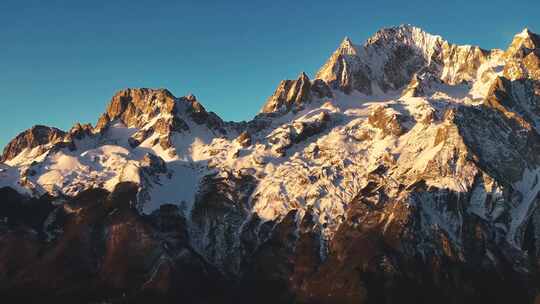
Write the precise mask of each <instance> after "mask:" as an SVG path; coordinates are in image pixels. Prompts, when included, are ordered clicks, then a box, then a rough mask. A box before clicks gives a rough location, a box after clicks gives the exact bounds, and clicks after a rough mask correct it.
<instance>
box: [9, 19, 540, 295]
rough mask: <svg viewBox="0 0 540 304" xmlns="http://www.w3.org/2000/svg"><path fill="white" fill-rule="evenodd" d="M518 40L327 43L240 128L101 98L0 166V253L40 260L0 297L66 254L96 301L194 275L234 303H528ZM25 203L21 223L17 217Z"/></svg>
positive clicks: (18, 144)
mask: <svg viewBox="0 0 540 304" xmlns="http://www.w3.org/2000/svg"><path fill="white" fill-rule="evenodd" d="M537 37H538V36H537V35H536V34H533V33H531V32H529V31H528V30H524V31H523V32H522V33H519V34H517V35H516V36H515V37H514V39H513V41H512V43H511V44H510V46H509V48H508V49H507V50H506V51H500V50H483V49H481V48H479V47H475V46H459V45H454V44H451V43H449V42H447V41H445V40H444V39H443V38H442V37H440V36H435V35H431V34H428V33H426V32H424V31H422V30H421V29H419V28H417V27H413V26H409V25H402V26H398V27H393V28H387V29H382V30H380V31H378V32H377V33H376V34H375V35H374V36H372V37H371V38H370V39H368V40H367V41H366V43H365V44H364V45H361V46H359V45H355V44H354V43H353V42H352V41H351V40H350V39H349V38H345V39H344V40H343V41H342V43H341V44H340V46H338V48H337V49H336V51H335V52H334V53H333V54H332V55H331V57H330V58H329V59H328V60H327V62H326V63H325V64H324V65H323V66H322V67H321V69H320V71H319V72H318V73H317V75H316V76H315V78H314V79H313V80H312V79H309V77H308V76H307V74H305V73H303V72H302V73H301V74H300V75H299V77H298V78H297V79H296V80H284V81H282V82H281V83H280V84H279V85H278V87H277V89H276V91H275V93H274V94H273V95H272V96H270V97H269V99H268V100H267V102H266V104H265V105H264V106H263V107H262V109H261V112H260V113H259V114H258V115H257V116H256V117H255V118H253V119H252V120H250V121H247V122H224V121H223V120H222V119H220V118H219V117H218V116H217V115H216V114H214V113H212V112H208V111H206V109H205V108H204V106H202V104H201V103H200V102H199V101H198V100H197V98H196V97H195V96H193V95H188V96H183V97H176V96H174V95H173V94H172V93H171V92H169V91H168V90H166V89H146V88H141V89H124V90H121V91H119V92H118V93H116V94H115V95H114V96H113V98H112V99H111V101H110V103H109V105H108V106H107V108H106V110H105V112H104V114H103V115H102V116H101V117H100V118H99V119H98V122H97V124H96V126H91V125H80V124H77V125H76V126H74V127H73V128H72V129H71V130H70V131H69V132H63V131H60V130H57V129H52V128H48V127H38V128H36V130H37V131H36V130H34V129H31V130H30V131H26V132H23V133H21V135H19V136H18V137H16V138H15V140H14V141H13V142H12V143H10V144H9V145H8V146H9V149H7V148H6V152H5V153H4V154H3V156H2V160H3V162H2V163H0V169H1V170H0V188H1V189H3V190H2V191H4V192H5V193H4V194H3V195H4V196H3V197H4V198H5V200H6V201H8V202H9V203H6V204H7V205H6V207H5V208H4V209H0V212H3V213H0V215H3V216H4V217H5V221H4V222H3V225H4V226H1V227H2V229H0V243H2V244H6V246H7V244H10V242H11V241H12V240H17V241H20V242H22V241H23V240H29V239H31V241H29V242H30V243H31V246H34V247H32V248H42V249H43V250H45V252H49V251H48V250H52V251H50V253H49V255H47V256H46V258H43V259H39V258H38V259H37V260H36V262H35V263H37V264H36V268H37V269H43V270H42V271H43V272H40V271H38V272H37V277H35V278H33V277H32V276H29V274H28V272H29V270H28V269H27V268H25V267H22V266H21V267H22V269H23V270H21V271H18V270H17V269H16V270H14V273H15V274H13V275H11V272H9V273H6V274H5V276H4V277H2V276H1V275H0V290H2V289H1V288H2V284H1V282H3V281H2V280H5V282H12V284H11V283H10V284H7V285H3V286H5V287H6V288H9V287H13V288H15V290H19V289H21V290H24V288H25V286H31V288H43V286H46V287H47V286H49V285H48V283H47V282H46V281H44V280H43V279H42V277H40V274H42V273H46V271H48V268H47V267H48V266H47V265H49V264H51V263H52V264H51V265H60V264H56V263H60V261H61V257H62V255H63V254H65V253H66V252H71V251H66V250H67V249H63V248H66V247H65V246H67V245H66V244H72V242H75V243H77V244H81V245H80V246H83V247H77V246H75V247H73V248H72V247H69V248H71V249H69V250H74V251H73V252H77V254H76V255H77V256H78V259H79V260H80V261H87V262H88V263H89V264H88V265H98V266H96V267H97V269H98V275H96V274H91V275H89V274H87V272H86V271H87V270H86V268H85V269H79V270H78V271H79V272H76V273H75V274H73V275H77V276H78V275H81V277H82V276H88V277H90V278H91V283H92V284H95V285H92V286H105V287H106V290H107V293H106V295H104V297H105V298H108V297H113V298H114V297H115V296H116V295H117V294H116V293H115V292H114V288H118V290H121V291H123V292H124V291H129V292H128V293H129V294H130V295H133V296H134V297H135V298H136V297H138V296H141V297H142V296H143V295H144V296H146V295H148V294H154V293H157V294H160V295H162V296H174V297H186V295H187V294H189V291H188V289H181V290H179V291H178V292H176V291H172V289H174V286H178V282H184V281H185V280H186V279H185V278H186V277H185V276H186V275H189V276H192V275H193V273H194V272H195V273H196V272H197V271H202V272H203V273H210V274H209V275H208V276H204V275H203V276H200V277H197V278H198V279H200V280H201V282H207V283H205V284H210V283H208V282H211V281H213V280H218V281H220V282H221V283H219V284H218V286H220V287H219V288H225V289H227V288H229V287H230V288H231V292H232V294H227V295H223V297H224V299H230V298H228V297H232V298H235V299H237V300H238V299H239V298H237V297H240V299H241V295H242V291H241V290H242V288H240V286H249V287H250V288H252V291H253V293H250V292H249V291H247V292H246V294H247V295H248V296H247V298H249V299H251V300H253V299H258V300H261V299H262V301H266V300H267V301H269V302H271V301H275V302H278V303H288V302H291V301H293V300H294V301H297V302H300V303H336V302H339V303H341V302H343V303H376V302H378V301H379V302H380V301H387V302H389V303H397V302H398V301H400V300H408V301H413V300H414V299H417V300H418V299H419V298H420V300H418V301H420V302H425V303H429V302H433V301H439V302H440V301H447V302H448V303H453V302H464V303H474V302H475V301H476V302H478V301H486V300H491V301H494V302H500V301H503V302H504V301H508V300H509V299H513V300H518V302H519V301H531V300H533V299H534V298H535V297H536V296H537V295H538V294H540V290H538V287H537V286H539V285H538V284H537V283H538V282H540V281H539V280H538V277H540V276H539V275H538V274H540V266H539V265H540V263H539V262H538V261H540V255H539V254H538V253H539V252H540V234H538V233H537V231H540V230H538V229H539V227H540V224H539V223H540V221H539V219H540V211H539V209H538V208H537V206H538V204H539V201H538V197H539V195H540V186H539V185H540V183H538V180H539V179H540V159H539V158H538V155H539V154H538V153H537V152H538V151H540V132H539V130H540V106H539V105H540V82H539V80H540V77H539V75H540V74H539V73H540V60H539V56H540V55H539V49H540V48H539V46H540V44H538V43H537V42H538V41H540V39H537ZM32 130H34V131H32ZM7 189H15V192H12V191H10V190H7ZM36 204H41V205H42V206H43V210H42V211H40V213H39V215H40V217H38V218H28V217H27V215H26V214H27V212H26V209H25V208H27V207H25V206H36ZM29 208H31V207H29ZM40 210H41V209H40ZM86 225H87V226H86ZM16 227H24V229H23V232H21V231H18V230H17V229H16ZM87 227H92V228H91V229H90V228H88V229H89V230H88V229H87ZM24 231H26V232H24ZM32 231H34V232H35V235H37V236H36V237H34V238H32V237H30V235H31V233H32ZM67 231H71V233H68V232H67ZM87 231H95V234H86V233H87ZM78 232H79V233H80V234H81V236H78ZM116 240H119V241H118V242H119V243H122V244H123V245H118V243H117V241H116ZM135 243H137V245H136V246H135V245H134V244H135ZM14 244H15V245H10V246H7V247H6V248H8V249H6V250H13V251H17V250H19V249H20V248H21V247H18V246H19V245H17V244H19V243H17V242H15V243H14ZM25 244H26V243H25ZM26 245H28V244H26ZM20 246H23V245H20ZM28 246H30V245H28ZM133 247H137V248H138V249H137V250H138V252H139V251H140V252H145V254H140V255H136V256H133V257H132V258H133V259H132V260H131V259H130V263H132V264H130V265H132V267H134V269H136V273H137V276H135V277H131V276H130V269H131V268H130V267H126V268H124V267H123V266H121V265H123V264H122V263H120V264H117V263H118V259H119V257H121V256H122V255H125V254H127V252H129V250H130V249H129V248H133ZM81 248H87V249H88V248H89V249H90V250H89V251H88V252H98V253H99V254H96V255H89V254H87V253H86V252H87V251H86V250H81ZM79 250H80V251H79ZM13 251H9V252H8V251H6V252H7V253H5V256H6V257H9V256H11V254H13ZM38 251H39V250H37V249H36V251H32V250H30V251H29V252H30V253H31V254H33V253H35V252H38ZM0 257H2V251H0ZM21 259H22V262H20V263H22V264H17V265H23V264H24V261H27V260H25V257H21ZM28 259H32V257H28ZM5 261H8V260H7V259H6V260H5ZM115 261H116V262H115ZM3 265H5V266H3ZM7 265H9V263H8V262H5V264H3V260H2V259H0V268H1V267H8V266H7ZM30 265H34V264H33V263H30ZM85 265H86V264H85ZM103 265H106V267H105V266H103ZM118 265H120V266H118ZM181 265H183V266H181ZM186 265H191V266H189V267H193V268H189V267H188V269H191V270H193V271H191V270H190V272H188V274H185V273H184V272H183V271H184V268H182V267H186ZM55 267H57V269H60V270H62V273H67V274H66V275H68V274H69V273H70V272H69V271H67V269H65V268H63V267H62V266H55ZM88 267H89V268H88V271H90V273H91V272H92V270H91V269H92V267H93V266H92V267H91V266H88ZM77 269H78V268H77ZM65 271H67V272H65ZM70 271H71V270H70ZM133 271H135V270H133ZM83 274H84V275H83ZM105 274H107V275H105ZM494 274H497V275H494ZM109 275H110V276H111V279H109ZM508 278H512V279H513V280H514V279H515V281H512V280H510V281H511V282H509V281H508ZM57 279H58V280H62V282H63V283H62V284H63V285H62V284H61V286H64V285H65V286H68V287H70V288H74V287H73V286H72V285H70V283H67V282H66V281H65V279H64V278H63V277H57ZM79 280H80V279H79ZM221 280H222V281H221ZM78 282H79V281H78ZM235 282H236V283H239V285H235ZM231 286H233V287H231ZM235 286H236V287H235ZM490 286H491V288H490ZM68 287H66V288H68ZM17 288H18V289H17ZM27 288H30V287H27ZM77 288H79V287H77ZM108 288H112V289H110V290H109V289H108ZM219 288H218V289H219ZM45 289H47V288H45ZM68 289H69V288H68ZM75 290H83V291H85V292H91V291H90V289H88V290H85V289H84V288H82V289H75ZM91 290H92V291H93V289H91ZM426 290H433V291H432V292H431V291H426ZM66 292H68V294H69V291H66ZM79 292H81V291H79ZM216 292H218V291H216ZM219 292H220V294H221V292H223V291H222V290H221V289H220V291H219ZM237 292H238V294H237ZM75 294H76V293H75ZM75 294H74V295H75ZM394 295H400V296H395V297H394ZM441 295H444V297H446V298H443V297H442V296H441ZM195 297H196V298H197V299H198V300H199V301H200V300H201V299H204V298H205V295H204V294H196V295H195ZM247 298H246V299H244V300H247ZM198 300H194V302H197V301H198ZM214 300H215V301H218V300H217V299H214ZM238 301H239V302H242V301H241V300H238ZM418 301H417V302H418ZM224 302H227V300H224Z"/></svg>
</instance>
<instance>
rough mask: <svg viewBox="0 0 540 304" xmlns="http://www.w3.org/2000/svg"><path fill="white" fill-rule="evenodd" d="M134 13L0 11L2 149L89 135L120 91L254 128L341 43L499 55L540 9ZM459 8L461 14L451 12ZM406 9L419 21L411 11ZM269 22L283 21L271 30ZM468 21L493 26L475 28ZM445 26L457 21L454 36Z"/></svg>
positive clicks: (122, 7) (520, 4) (176, 9)
mask: <svg viewBox="0 0 540 304" xmlns="http://www.w3.org/2000/svg"><path fill="white" fill-rule="evenodd" d="M38 2H39V1H38ZM142 2H144V4H143V5H141V4H137V5H134V4H131V3H130V2H127V1H124V0H123V1H118V2H116V3H113V4H105V3H99V2H98V3H95V2H94V3H83V2H78V1H71V2H67V1H66V2H64V1H56V2H54V3H52V4H51V3H47V4H43V3H37V4H35V5H33V6H32V7H31V8H30V7H24V6H23V5H22V4H21V3H16V2H15V1H6V2H4V3H2V4H0V24H1V25H2V28H3V29H5V30H4V31H2V32H1V33H0V39H1V40H2V41H3V42H4V44H5V47H3V48H1V49H0V70H2V71H3V72H4V73H2V74H1V75H3V77H2V78H0V83H2V84H1V85H0V101H1V105H2V108H3V111H2V115H0V121H1V122H0V123H1V127H2V130H3V132H2V134H1V136H0V149H3V148H4V147H5V145H6V144H7V143H8V142H9V141H10V140H11V139H13V138H14V137H15V136H16V135H17V134H19V133H20V132H23V131H24V130H26V129H28V128H30V127H32V126H34V125H47V126H51V127H57V128H59V129H62V130H65V131H67V130H69V128H70V127H71V126H73V125H74V124H75V123H77V122H80V123H91V124H92V125H95V123H96V121H97V120H98V118H99V115H100V114H101V113H103V112H104V111H105V108H106V106H107V104H108V102H109V101H110V98H111V97H112V96H113V95H114V94H115V93H116V92H117V91H119V90H121V89H124V88H135V87H148V88H165V89H168V90H169V91H171V92H172V93H173V94H174V95H175V96H177V97H180V96H184V95H188V94H190V93H192V94H194V95H195V96H197V99H198V100H199V101H200V102H201V103H202V104H203V105H204V107H205V108H206V109H207V110H208V111H212V112H215V113H216V114H217V115H218V116H220V117H221V118H222V119H223V120H225V121H242V120H250V119H252V118H253V117H254V116H255V115H256V114H257V113H258V111H259V110H260V109H261V107H262V106H263V104H264V102H265V101H266V99H267V98H268V97H269V96H270V95H271V94H272V93H273V92H274V90H275V89H276V87H277V86H278V84H279V82H280V81H281V80H283V79H296V78H297V76H298V75H299V74H300V73H302V72H305V73H306V74H307V75H308V76H309V78H310V79H314V76H315V73H316V71H317V70H318V69H319V68H320V67H321V66H322V65H323V64H324V62H325V61H326V60H327V59H328V58H329V57H330V56H331V54H332V53H333V52H334V50H335V49H336V48H337V47H338V46H339V43H340V42H341V41H342V40H343V39H344V37H349V38H350V39H351V40H352V41H353V43H355V44H357V45H362V44H363V43H364V42H365V41H366V40H367V38H369V37H371V36H372V35H373V34H374V33H375V32H376V31H377V30H379V29H381V28H388V27H393V26H398V25H400V24H411V25H413V26H417V27H419V28H421V29H423V30H424V31H426V32H428V33H431V34H434V35H440V36H442V38H443V39H445V40H448V41H449V42H451V43H455V44H470V45H477V46H479V47H482V48H485V49H494V48H499V49H506V47H507V46H508V44H509V43H510V41H511V40H512V38H513V36H514V35H516V34H517V33H519V32H521V31H522V30H523V29H524V28H529V29H530V30H531V31H532V32H538V31H539V30H540V21H537V19H536V18H535V16H534V12H535V11H538V10H537V8H540V4H528V3H526V2H525V1H516V2H515V3H513V6H512V7H511V8H508V7H504V6H502V5H500V6H499V5H494V4H496V3H497V2H498V1H490V3H491V4H492V6H491V7H489V8H485V7H482V4H481V3H474V4H471V3H468V2H465V1H457V2H455V3H453V4H447V3H445V4H441V5H442V7H441V8H442V9H446V11H445V12H446V16H447V18H446V19H445V20H444V21H443V22H441V20H440V18H437V16H436V14H432V15H430V14H425V13H426V12H430V8H428V7H425V5H422V4H423V2H421V1H413V2H409V3H407V4H403V3H400V2H398V1H394V4H393V6H390V5H389V7H385V8H384V9H385V11H384V12H381V11H380V9H381V8H380V5H377V4H358V3H354V2H352V1H344V3H347V4H346V5H343V6H342V7H341V8H346V9H337V10H336V11H335V12H334V13H335V15H336V16H334V18H322V19H321V18H317V17H320V16H323V17H324V16H325V13H327V9H328V8H329V7H330V8H332V7H335V6H329V5H328V4H322V5H321V4H316V5H313V3H311V2H307V1H301V2H302V3H304V2H305V3H307V6H305V7H302V5H300V4H299V3H295V4H293V3H288V2H286V1H278V2H283V4H282V5H275V4H274V5H271V4H267V3H265V4H260V3H256V2H257V1H255V2H254V4H252V3H251V2H246V1H239V2H240V3H234V4H218V5H217V7H216V5H215V4H214V5H210V4H204V3H203V4H201V3H171V2H168V1H167V2H166V3H159V4H155V3H154V4H153V3H151V2H146V1H142ZM186 2H190V1H186ZM387 2H388V3H390V2H393V1H387ZM464 3H467V5H468V7H467V8H468V9H469V11H467V12H464V11H463V10H462V7H460V5H459V4H462V5H465V4H464ZM501 3H504V2H502V1H501ZM414 4H416V6H417V10H415V11H412V10H408V8H409V6H414ZM369 6H373V9H372V10H370V9H369V8H370V7H369ZM378 6H379V7H378ZM126 7H128V8H129V9H128V10H126ZM209 7H211V9H210V8H209ZM250 7H251V8H252V10H250ZM299 7H300V8H301V9H303V11H299V9H298V8H299ZM253 8H255V9H253ZM355 8H356V9H355ZM366 8H367V9H366ZM185 11H187V12H188V13H187V14H180V13H181V12H185ZM514 11H517V12H519V13H518V14H512V13H513V12H514ZM149 13H150V14H149ZM279 14H281V15H279ZM298 14H299V15H298ZM499 14H509V15H512V16H511V17H512V18H507V20H504V21H503V22H501V21H500V20H496V19H497V18H496V17H494V16H498V15H499ZM21 15H22V16H25V17H26V18H19V17H20V16H21ZM275 16H281V17H282V18H281V19H279V18H278V22H276V19H275V18H274V17H275ZM297 16H300V17H301V18H298V17H297ZM475 16H476V17H479V18H484V21H486V20H485V18H488V17H491V19H490V20H489V21H491V22H483V23H482V24H476V22H475V20H474V19H473V18H472V17H475ZM121 17H122V18H121ZM126 17H127V18H126ZM144 17H146V18H144ZM452 17H454V18H461V19H462V20H460V26H458V27H456V26H455V22H454V21H452V20H455V19H453V18H452ZM469 17H470V18H469ZM313 18H316V21H317V24H316V25H313V22H312V21H313ZM450 19H452V20H450ZM28 20H30V21H32V22H28ZM201 20H202V22H201ZM209 20H211V21H212V22H213V23H214V24H219V25H220V26H219V28H218V29H216V28H215V27H214V26H213V24H212V23H211V22H209ZM141 21H145V22H141ZM205 21H206V22H205ZM65 24H69V25H70V27H66V26H65ZM246 42H247V43H246ZM249 42H254V43H249ZM74 103H76V105H74ZM43 104H46V106H45V107H43Z"/></svg>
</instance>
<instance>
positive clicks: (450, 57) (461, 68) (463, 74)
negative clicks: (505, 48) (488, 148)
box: [316, 25, 491, 95]
mask: <svg viewBox="0 0 540 304" xmlns="http://www.w3.org/2000/svg"><path fill="white" fill-rule="evenodd" d="M490 56H491V52H490V51H486V50H483V49H481V48H479V47H474V46H458V45H454V44H450V43H448V42H447V41H445V40H443V39H442V38H441V37H440V36H434V35H431V34H428V33H426V32H424V31H422V30H421V29H419V28H416V27H413V26H409V25H401V26H398V27H393V28H387V29H383V30H380V31H378V32H377V33H376V34H375V35H374V36H373V37H371V38H370V39H368V40H367V42H366V43H365V44H364V45H363V46H360V45H355V44H353V43H352V42H351V40H350V39H348V38H345V39H344V40H343V42H342V43H341V45H340V46H339V47H338V49H337V50H336V51H335V52H334V54H333V55H332V56H331V57H330V59H329V60H328V61H327V62H326V63H325V65H324V66H323V67H322V68H321V69H320V70H319V72H318V73H317V76H316V78H317V79H322V80H324V81H325V82H326V83H328V84H329V85H330V86H331V87H332V88H334V89H339V90H342V91H344V92H345V93H350V92H351V91H353V90H356V91H358V92H360V93H363V94H366V95H371V94H374V93H377V92H381V91H382V92H389V91H394V90H398V89H401V88H403V87H404V86H406V85H407V84H409V83H410V81H411V79H412V78H413V76H414V75H415V74H423V73H430V74H432V75H434V76H435V77H436V78H438V79H440V80H441V81H443V82H446V83H449V84H452V85H455V84H459V83H461V82H463V81H471V80H473V79H475V78H476V74H477V71H478V69H479V67H480V66H481V65H482V64H483V63H485V62H487V61H488V60H489V58H490Z"/></svg>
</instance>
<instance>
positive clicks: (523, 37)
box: [505, 28, 540, 58]
mask: <svg viewBox="0 0 540 304" xmlns="http://www.w3.org/2000/svg"><path fill="white" fill-rule="evenodd" d="M538 48H540V36H538V35H537V34H535V33H533V32H532V31H530V30H529V29H528V28H525V29H523V31H521V32H520V33H518V34H516V35H515V36H514V39H512V42H511V43H510V46H509V47H508V49H507V50H506V52H505V57H506V58H516V57H525V56H527V55H528V54H529V53H531V51H534V50H536V49H538Z"/></svg>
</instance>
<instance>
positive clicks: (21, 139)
mask: <svg viewBox="0 0 540 304" xmlns="http://www.w3.org/2000/svg"><path fill="white" fill-rule="evenodd" d="M64 135H65V132H63V131H61V130H59V129H56V128H50V127H47V126H39V125H38V126H34V127H32V128H31V129H28V130H26V131H24V132H22V133H20V134H19V135H17V137H15V138H14V139H13V140H12V141H11V142H10V143H8V145H7V146H6V147H5V148H4V152H3V154H2V158H1V159H0V161H1V162H5V161H8V160H10V159H12V158H14V157H16V156H17V155H18V154H19V153H21V152H22V151H24V150H25V149H33V148H36V147H39V146H45V145H51V144H54V143H57V142H59V141H61V140H62V139H63V137H64Z"/></svg>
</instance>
